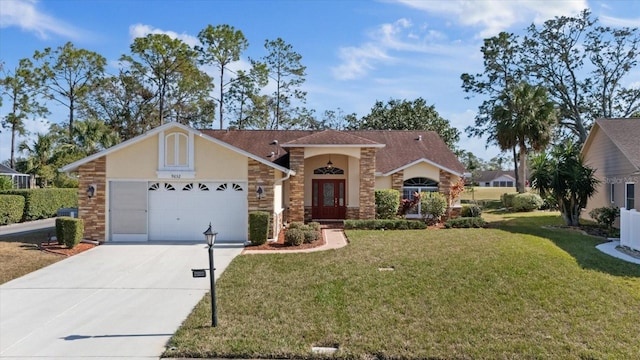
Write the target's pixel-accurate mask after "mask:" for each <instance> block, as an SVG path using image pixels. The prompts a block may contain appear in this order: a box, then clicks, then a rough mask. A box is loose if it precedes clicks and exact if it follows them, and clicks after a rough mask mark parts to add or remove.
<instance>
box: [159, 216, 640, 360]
mask: <svg viewBox="0 0 640 360" xmlns="http://www.w3.org/2000/svg"><path fill="white" fill-rule="evenodd" d="M495 220H497V222H495V223H494V227H495V228H491V229H451V230H413V231H348V232H347V235H348V237H349V240H350V244H349V246H347V247H346V248H343V249H339V250H333V251H328V252H318V253H309V254H273V255H246V256H240V257H238V258H236V259H235V260H234V262H233V263H232V264H231V266H230V267H229V268H228V269H227V270H226V271H225V273H224V274H223V275H222V277H221V279H220V281H219V282H218V283H217V284H218V287H217V294H218V303H217V304H218V317H219V325H218V327H217V328H215V329H212V328H210V312H209V309H210V303H209V296H205V298H204V299H203V300H202V301H201V302H200V303H199V304H198V305H197V306H196V308H195V309H194V312H193V313H192V314H191V315H190V316H189V317H188V319H187V320H186V321H185V323H184V324H183V326H182V327H181V328H180V329H179V330H178V332H177V333H176V334H175V336H174V337H173V338H172V340H171V341H170V344H169V346H170V347H174V348H175V349H173V350H170V351H167V352H166V353H165V354H164V356H171V357H243V358H294V357H295V358H314V357H315V358H321V356H320V355H314V354H312V353H311V347H312V346H338V347H339V349H340V350H339V351H338V353H337V355H336V356H337V358H342V359H372V358H381V359H415V358H420V359H427V358H431V359H450V358H456V359H459V358H463V359H469V358H470V359H538V358H542V359H559V358H562V359H567V358H569V359H572V358H573V359H604V358H611V359H626V358H629V359H630V358H634V357H636V356H637V354H639V353H640V341H638V339H639V335H638V334H640V311H638V304H640V266H638V265H635V264H628V263H625V262H622V261H620V260H616V259H613V258H610V257H608V256H607V255H604V254H602V253H600V252H599V251H598V250H596V249H595V248H594V246H595V245H596V244H597V243H598V242H600V241H601V240H600V239H598V238H593V237H589V236H583V235H580V234H579V233H577V232H574V231H570V230H559V229H544V228H541V225H546V224H560V223H561V221H560V219H559V216H558V215H557V213H555V214H550V213H527V214H507V215H505V216H503V217H496V219H495ZM391 266H393V267H394V268H395V271H382V272H381V271H378V268H380V267H391Z"/></svg>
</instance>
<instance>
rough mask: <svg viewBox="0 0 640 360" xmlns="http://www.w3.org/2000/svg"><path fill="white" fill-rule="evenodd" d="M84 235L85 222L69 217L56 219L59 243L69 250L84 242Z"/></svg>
mask: <svg viewBox="0 0 640 360" xmlns="http://www.w3.org/2000/svg"><path fill="white" fill-rule="evenodd" d="M83 235H84V221H83V220H82V219H75V218H72V217H68V216H61V217H59V218H57V219H56V237H57V238H58V243H61V244H64V245H65V246H66V247H68V248H69V249H73V248H74V247H75V246H76V245H78V244H79V243H80V241H81V240H82V236H83Z"/></svg>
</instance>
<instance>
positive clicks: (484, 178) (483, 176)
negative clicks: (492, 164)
mask: <svg viewBox="0 0 640 360" xmlns="http://www.w3.org/2000/svg"><path fill="white" fill-rule="evenodd" d="M501 176H506V177H510V178H512V179H513V180H514V181H515V179H516V174H515V171H514V170H484V171H480V176H479V177H478V178H477V179H473V180H474V181H477V182H478V183H483V182H490V181H492V180H495V179H497V178H499V177H501Z"/></svg>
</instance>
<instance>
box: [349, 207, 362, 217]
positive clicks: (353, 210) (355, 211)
mask: <svg viewBox="0 0 640 360" xmlns="http://www.w3.org/2000/svg"><path fill="white" fill-rule="evenodd" d="M359 216H360V208H359V207H347V213H346V215H345V218H346V219H347V220H358V217H359Z"/></svg>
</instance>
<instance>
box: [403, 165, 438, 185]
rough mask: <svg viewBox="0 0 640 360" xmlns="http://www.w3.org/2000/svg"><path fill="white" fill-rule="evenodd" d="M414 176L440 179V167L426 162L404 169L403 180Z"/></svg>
mask: <svg viewBox="0 0 640 360" xmlns="http://www.w3.org/2000/svg"><path fill="white" fill-rule="evenodd" d="M414 177H426V178H429V179H431V180H434V181H438V179H439V178H440V169H438V168H437V167H435V166H433V165H431V164H427V163H424V162H421V163H418V164H415V165H413V166H410V167H408V168H406V169H404V177H403V181H404V180H408V179H411V178H414Z"/></svg>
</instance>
